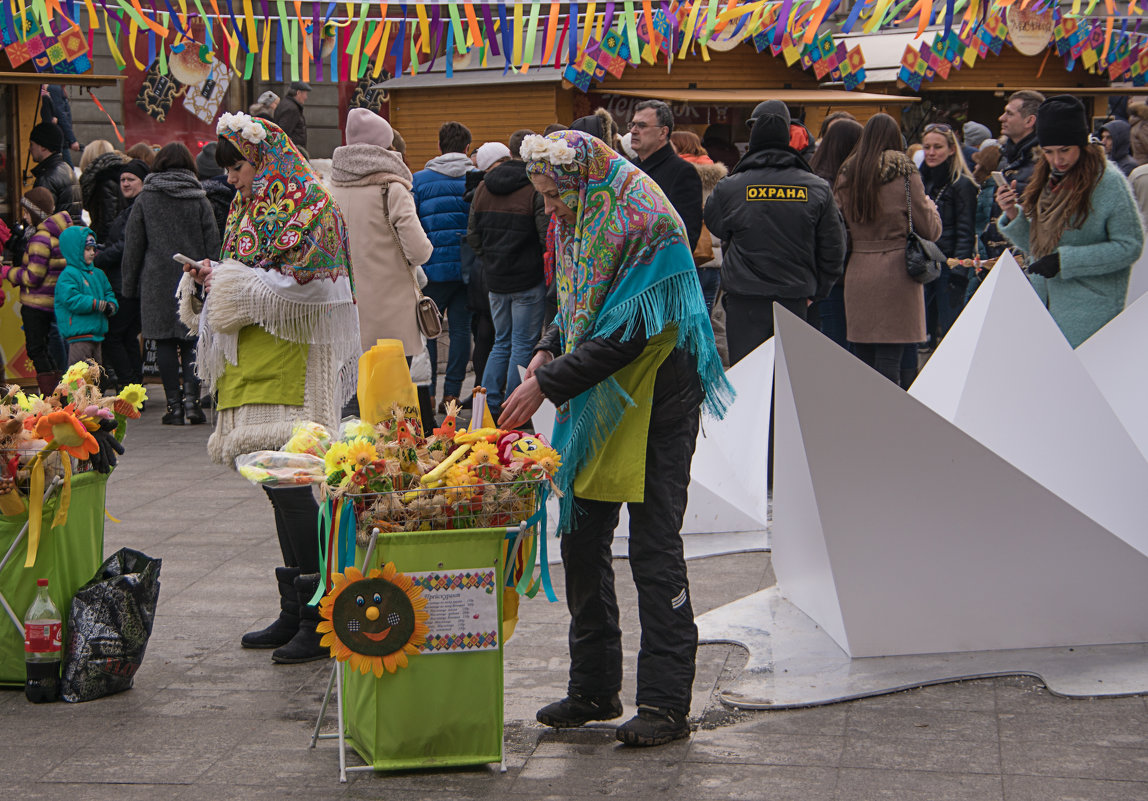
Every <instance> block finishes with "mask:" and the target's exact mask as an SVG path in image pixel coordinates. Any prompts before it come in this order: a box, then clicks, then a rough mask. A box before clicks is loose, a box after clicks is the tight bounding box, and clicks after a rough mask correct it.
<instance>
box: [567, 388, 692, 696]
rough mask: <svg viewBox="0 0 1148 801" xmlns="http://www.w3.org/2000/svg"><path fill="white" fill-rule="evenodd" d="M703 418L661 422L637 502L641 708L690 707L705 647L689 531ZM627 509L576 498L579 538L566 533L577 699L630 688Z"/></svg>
mask: <svg viewBox="0 0 1148 801" xmlns="http://www.w3.org/2000/svg"><path fill="white" fill-rule="evenodd" d="M699 419H700V418H699V416H698V414H697V409H696V407H695V408H694V412H693V414H691V415H689V416H688V417H685V418H681V419H677V420H670V421H663V422H660V423H652V424H651V426H650V433H649V438H648V441H647V447H646V489H645V501H644V502H643V503H631V504H629V512H630V572H631V573H632V574H633V577H634V584H635V586H636V587H637V589H638V619H639V621H640V622H641V626H642V638H641V644H640V648H639V651H638V696H637V702H638V703H639V704H649V705H651V706H658V707H664V708H669V709H674V710H677V711H678V712H681V713H682V714H688V713H689V710H690V696H691V693H692V690H693V683H694V659H695V657H696V655H697V648H698V630H697V626H695V625H694V612H693V607H692V606H691V604H690V591H689V578H688V576H687V575H686V560H685V554H684V550H683V545H682V538H681V529H682V516H683V515H684V514H685V510H686V488H687V487H688V486H689V482H690V462H691V461H692V459H693V454H694V444H695V441H696V439H697V434H698V422H699ZM607 458H608V457H607ZM620 508H621V504H619V503H611V502H605V501H591V500H585V499H582V498H578V497H575V498H574V509H575V511H574V514H575V518H574V526H573V531H570V532H569V533H566V534H563V535H562V564H563V567H564V568H565V571H566V606H567V607H568V608H569V610H570V692H571V693H577V694H579V695H590V696H601V695H612V694H614V693H616V692H618V691H619V690H621V688H622V630H621V627H620V626H619V624H618V601H617V596H616V595H615V593H614V568H613V562H612V557H611V553H610V545H611V543H612V542H613V539H614V528H615V527H616V526H617V525H618V510H619V509H620Z"/></svg>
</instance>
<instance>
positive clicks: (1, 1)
mask: <svg viewBox="0 0 1148 801" xmlns="http://www.w3.org/2000/svg"><path fill="white" fill-rule="evenodd" d="M0 5H3V6H4V16H3V18H2V21H3V25H4V41H5V42H15V41H16V18H15V17H14V16H13V15H12V4H11V3H9V2H8V0H0ZM104 7H105V8H107V6H106V5H105V6H104Z"/></svg>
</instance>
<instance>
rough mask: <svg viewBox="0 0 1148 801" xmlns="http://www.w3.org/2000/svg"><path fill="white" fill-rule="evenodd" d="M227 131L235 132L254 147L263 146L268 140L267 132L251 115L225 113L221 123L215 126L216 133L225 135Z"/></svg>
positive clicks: (220, 120)
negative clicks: (264, 141) (265, 140)
mask: <svg viewBox="0 0 1148 801" xmlns="http://www.w3.org/2000/svg"><path fill="white" fill-rule="evenodd" d="M227 131H234V132H235V133H237V134H239V135H240V136H242V137H243V138H244V139H246V140H247V141H248V142H250V143H251V144H253V145H258V144H262V143H263V140H264V139H266V138H267V130H266V129H265V128H264V127H263V126H262V125H260V124H259V123H257V122H255V120H254V119H253V118H252V117H251V116H250V115H248V114H244V113H243V112H238V113H236V114H228V113H224V114H223V116H221V117H220V118H219V122H218V123H216V125H215V132H216V133H217V134H223V133H225V132H227Z"/></svg>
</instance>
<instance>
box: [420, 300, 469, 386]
mask: <svg viewBox="0 0 1148 801" xmlns="http://www.w3.org/2000/svg"><path fill="white" fill-rule="evenodd" d="M423 294H424V295H426V296H427V297H429V298H430V299H431V300H433V301H434V302H435V304H436V305H437V306H438V310H439V311H440V312H442V313H443V314H444V315H446V324H447V331H448V332H449V333H450V351H449V352H448V354H447V359H446V377H445V378H444V379H443V382H442V397H444V398H445V397H447V396H448V395H449V396H450V397H452V398H457V397H458V396H459V394H460V393H461V392H462V382H463V379H465V378H466V363H467V362H468V361H470V309H468V308H467V307H466V284H464V283H463V282H462V281H431V282H430V283H429V284H427V285H426V288H425V289H423ZM427 352H428V354H429V355H430V363H431V394H432V396H433V395H434V392H435V389H436V388H437V387H438V342H436V341H435V340H433V339H431V340H428V341H427Z"/></svg>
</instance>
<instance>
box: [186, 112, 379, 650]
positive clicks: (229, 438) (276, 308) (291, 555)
mask: <svg viewBox="0 0 1148 801" xmlns="http://www.w3.org/2000/svg"><path fill="white" fill-rule="evenodd" d="M216 130H217V132H218V133H219V147H218V149H217V150H216V152H215V159H216V161H217V162H219V166H221V167H223V168H224V169H226V170H227V180H228V182H229V183H230V184H231V185H232V186H234V187H235V188H236V189H237V190H238V191H237V192H236V195H235V199H234V200H233V201H232V204H231V212H230V214H228V216H227V228H226V230H225V231H224V234H223V248H222V258H223V261H222V262H221V263H219V264H212V263H211V262H207V261H204V262H201V263H199V264H198V265H197V264H186V263H185V264H184V271H185V276H184V278H183V281H182V282H181V283H180V287H179V298H180V313H181V315H182V317H183V319H184V321H185V322H186V323H187V325H188V326H189V327H190V328H192V329H193V330H198V331H199V337H200V353H199V374H200V376H201V377H202V378H203V379H204V380H206V381H208V383H209V385H210V387H211V388H212V390H213V391H215V392H216V393H217V397H218V400H217V403H216V407H217V411H218V414H217V416H216V419H217V422H216V428H215V431H214V432H212V435H211V438H210V439H209V440H208V441H207V450H208V453H209V454H210V456H211V458H212V460H214V461H216V462H218V463H220V464H225V465H228V466H232V467H233V466H234V464H235V457H236V456H238V455H240V454H242V453H247V452H249V451H256V450H265V449H272V450H275V449H278V448H280V447H282V446H283V444H284V443H285V442H287V440H288V439H290V437H291V434H292V431H293V429H294V427H295V424H296V423H297V422H299V421H304V420H308V421H314V422H317V423H322V424H323V425H325V426H328V427H334V426H336V425H337V424H338V422H339V411H340V409H342V408H343V404H345V403H346V402H347V400H348V399H349V398H350V396H351V394H352V393H353V392H354V389H355V369H356V365H357V362H358V358H359V354H360V349H359V315H358V311H357V309H356V306H355V300H354V294H353V284H352V281H351V262H350V257H349V256H348V253H349V248H348V243H347V234H346V230H345V228H344V226H343V217H342V215H341V214H340V213H339V207H338V206H337V205H336V204H335V200H334V198H332V197H331V195H330V194H328V192H327V190H326V189H325V188H324V187H323V185H322V183H321V182H320V181H319V176H318V175H316V173H315V172H314V170H312V169H311V167H310V165H309V164H308V163H307V161H306V160H305V159H304V158H303V156H302V155H301V154H300V153H299V150H298V149H297V148H296V147H295V145H294V144H292V142H291V140H290V139H288V138H287V135H286V134H285V133H284V132H283V131H282V129H280V128H279V127H278V126H277V125H275V124H274V123H272V122H270V121H268V120H265V119H261V118H252V117H249V116H248V115H246V114H224V115H223V116H222V117H221V118H220V120H219V123H218V126H217V128H216ZM264 489H265V491H266V492H267V496H268V498H269V499H270V500H271V506H272V507H273V508H274V510H275V529H276V532H277V534H278V535H279V548H280V550H281V551H282V554H283V566H282V567H279V568H276V570H275V578H276V581H277V583H278V585H279V600H280V612H279V617H278V618H277V619H276V620H275V621H273V622H272V623H271V625H269V626H267V627H266V628H264V629H260V630H258V631H252V632H249V633H247V634H245V635H243V638H242V644H243V647H244V648H274V649H275V651H274V653H272V655H271V659H272V661H274V662H279V663H284V664H292V663H298V662H309V661H312V660H315V659H323V658H325V657H326V656H328V653H327V649H325V648H321V647H320V646H319V635H318V634H317V633H316V632H315V626H316V624H317V623H318V622H319V612H318V609H317V608H316V607H314V606H311V605H310V604H309V602H310V601H311V600H312V598H313V597H314V595H315V592H316V590H317V589H318V587H319V581H320V576H319V547H318V537H317V520H318V513H319V507H318V504H317V503H316V502H315V498H314V496H313V495H312V494H311V488H310V487H309V486H305V487H279V488H275V489H271V488H267V487H265V488H264Z"/></svg>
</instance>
